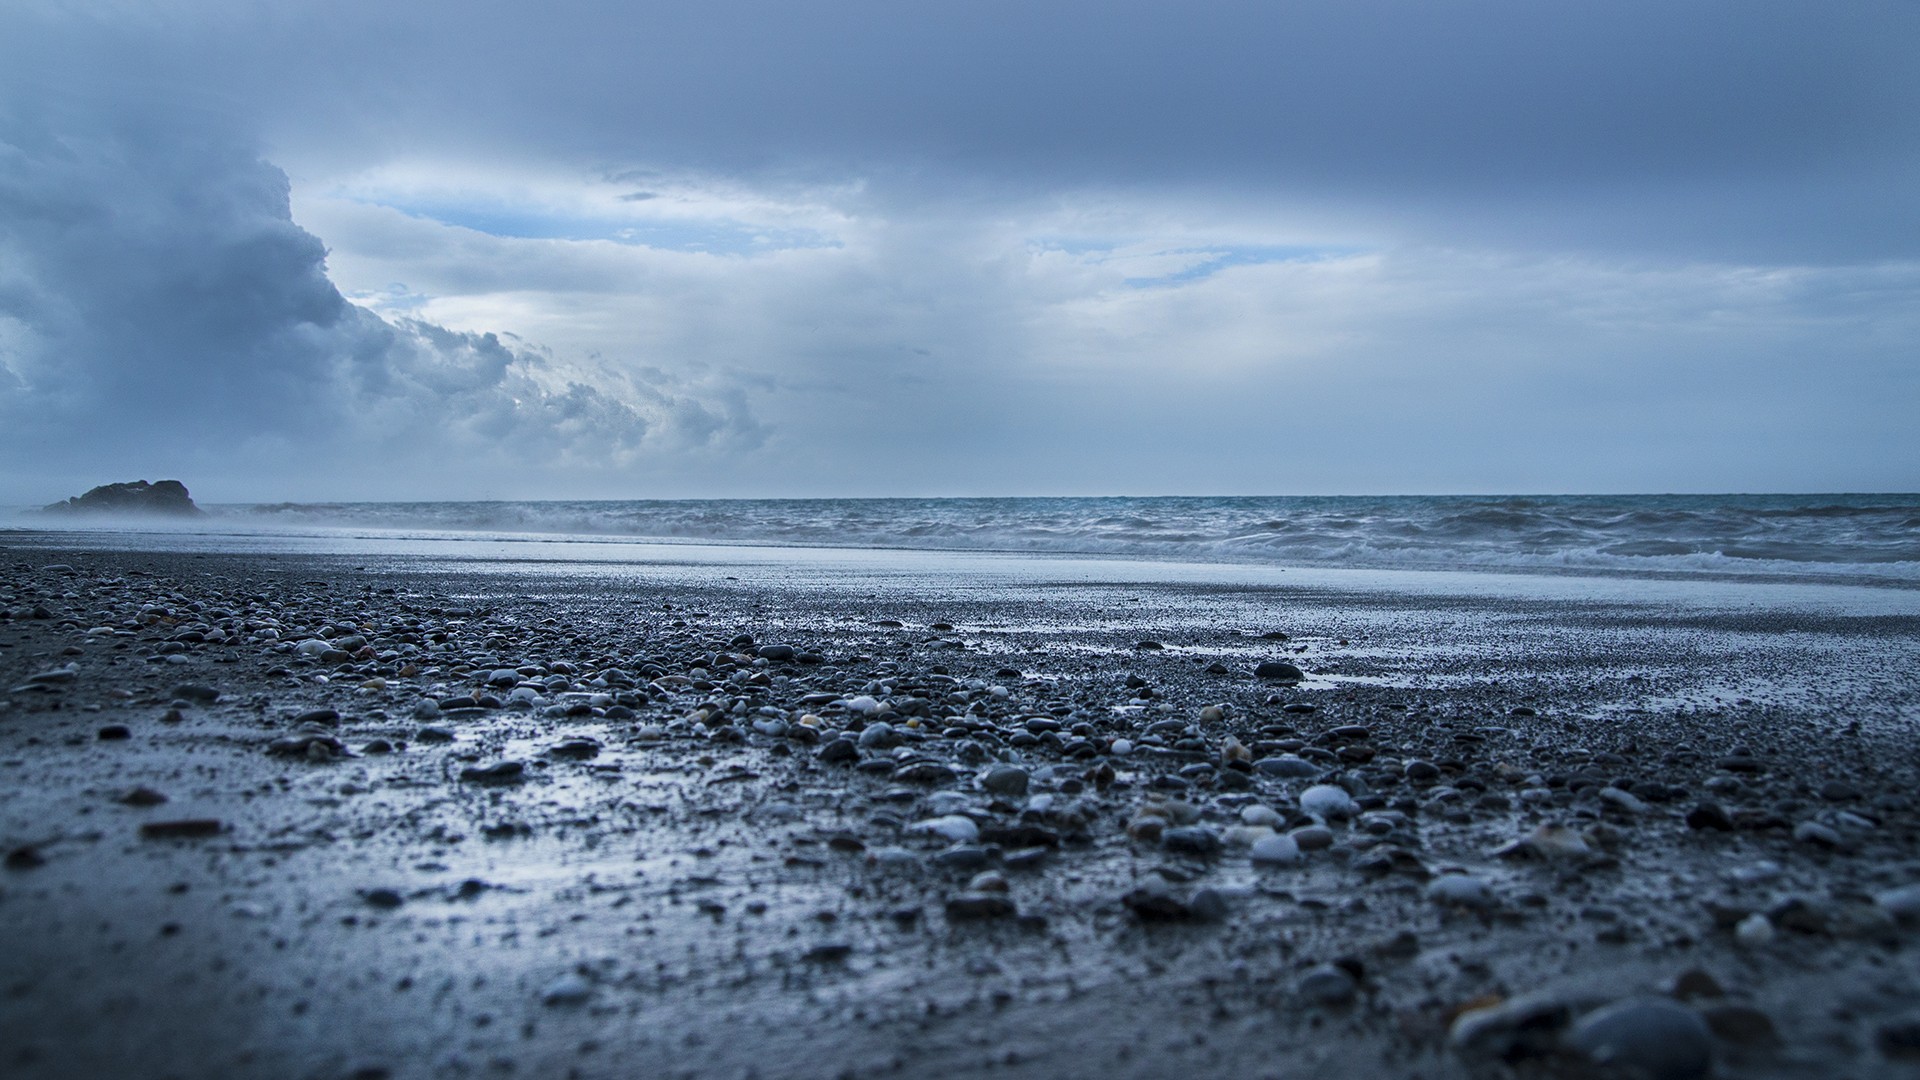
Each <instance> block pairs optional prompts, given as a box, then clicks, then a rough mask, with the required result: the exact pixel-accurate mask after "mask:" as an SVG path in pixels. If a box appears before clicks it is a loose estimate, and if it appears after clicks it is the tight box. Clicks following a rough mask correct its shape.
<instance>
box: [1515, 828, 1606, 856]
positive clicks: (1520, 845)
mask: <svg viewBox="0 0 1920 1080" xmlns="http://www.w3.org/2000/svg"><path fill="white" fill-rule="evenodd" d="M1492 854H1493V855H1494V856H1495V857H1497V858H1502V859H1550V860H1551V859H1576V858H1585V857H1586V856H1588V855H1591V854H1593V848H1592V846H1591V845H1589V844H1588V843H1587V840H1586V837H1584V836H1581V835H1580V834H1579V833H1577V832H1575V831H1573V830H1572V829H1569V828H1567V827H1566V826H1564V825H1540V826H1538V827H1536V828H1535V829H1534V830H1533V831H1532V832H1530V833H1528V834H1527V835H1525V836H1523V837H1520V838H1519V839H1517V840H1512V841H1509V842H1507V843H1505V844H1502V845H1500V846H1499V847H1497V848H1494V849H1493V851H1492Z"/></svg>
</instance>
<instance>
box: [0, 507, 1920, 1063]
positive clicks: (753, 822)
mask: <svg viewBox="0 0 1920 1080" xmlns="http://www.w3.org/2000/svg"><path fill="white" fill-rule="evenodd" d="M120 546H122V547H125V546H127V545H125V544H122V545H120ZM105 547H106V545H104V544H92V543H90V542H88V541H87V540H86V539H85V538H78V539H76V538H74V537H58V536H35V535H31V534H11V535H8V536H6V537H3V538H0V609H4V610H5V611H6V613H7V617H6V618H5V619H3V620H0V646H4V647H0V689H4V690H6V693H4V695H0V703H3V704H0V847H4V849H5V851H6V853H7V861H6V867H5V869H4V871H0V934H3V935H4V938H5V940H6V942H7V947H6V949H5V950H4V951H0V1054H4V1055H5V1058H4V1060H0V1067H4V1069H5V1070H6V1071H7V1073H8V1074H9V1075H17V1076H25V1077H69V1076H72V1077H79V1076H108V1075H112V1076H155V1077H161V1076H178V1077H203V1076H235V1077H250V1076H276V1077H308V1076H312V1077H355V1076H358V1077H376V1076H392V1077H415V1076H418V1077H439V1076H540V1077H546V1076H608V1077H616V1076H617V1077H624V1076H636V1075H646V1076H697V1077H743V1076H760V1077H787V1076H792V1077H837V1076H886V1075H939V1076H973V1075H981V1076H988V1075H991V1076H1002V1075H1005V1076H1036V1077H1038V1076H1094V1075H1099V1076H1122V1077H1125V1076H1139V1077H1162V1076H1167V1075H1172V1074H1176V1073H1182V1072H1184V1073H1188V1074H1192V1075H1202V1076H1212V1075H1221V1076H1226V1075H1232V1076H1268V1075H1273V1076H1291V1075H1303V1074H1311V1073H1315V1072H1321V1073H1325V1074H1328V1075H1357V1076H1371V1075H1380V1076H1396V1077H1410V1076H1425V1077H1444V1076H1500V1075H1523V1076H1524V1075H1588V1074H1593V1075H1599V1073H1598V1072H1596V1070H1597V1069H1599V1068H1600V1066H1598V1065H1595V1064H1594V1059H1595V1058H1597V1057H1598V1058H1604V1057H1606V1056H1607V1054H1608V1053H1609V1052H1611V1053H1613V1054H1614V1056H1615V1058H1616V1065H1617V1064H1618V1063H1619V1062H1622V1061H1624V1062H1625V1063H1626V1064H1627V1065H1629V1066H1630V1065H1632V1064H1633V1063H1634V1062H1635V1061H1641V1062H1643V1063H1644V1062H1646V1061H1654V1062H1655V1064H1657V1065H1659V1067H1660V1068H1661V1069H1665V1070H1667V1072H1666V1074H1667V1075H1676V1076H1679V1075H1702V1073H1700V1072H1699V1069H1698V1065H1699V1064H1700V1062H1699V1060H1697V1059H1698V1057H1699V1055H1700V1054H1704V1055H1705V1056H1706V1057H1707V1058H1710V1060H1711V1068H1712V1070H1713V1075H1722V1076H1755V1077H1772V1076H1808V1077H1812V1076H1823V1077H1826V1076H1875V1075H1901V1074H1904V1073H1905V1072H1906V1071H1908V1070H1910V1069H1912V1068H1913V1067H1914V1066H1913V1065H1912V1064H1911V1058H1910V1057H1909V1055H1911V1054H1915V1053H1920V1024H1916V1017H1915V1014H1914V1011H1913V1010H1914V1007H1915V1006H1914V1003H1915V1001H1916V1000H1920V998H1916V993H1920V970H1916V964H1915V959H1916V956H1917V955H1920V954H1917V953H1916V952H1915V948H1914V946H1915V944H1916V938H1915V935H1916V934H1917V933H1920V929H1915V928H1913V927H1910V926H1908V925H1907V923H1906V922H1905V921H1904V920H1906V919H1909V918H1912V917H1913V916H1914V915H1915V914H1920V895H1917V894H1913V893H1903V892H1901V891H1900V890H1901V889H1902V888H1903V887H1906V886H1910V885H1913V884H1915V883H1916V882H1920V831H1917V830H1920V814H1916V806H1915V803H1914V800H1913V793H1914V792H1915V791H1916V781H1920V767H1917V764H1920V763H1917V762H1916V757H1915V753H1914V749H1915V739H1914V734H1913V732H1914V725H1915V723H1916V722H1917V721H1920V675H1916V674H1915V671H1914V666H1913V658H1914V657H1915V656H1917V655H1920V647H1916V646H1920V614H1916V608H1920V604H1916V603H1915V602H1914V600H1913V595H1914V594H1912V593H1910V592H1902V591H1899V590H1874V589H1856V590H1849V589H1844V588H1817V589H1808V590H1801V591H1796V590H1794V589H1792V588H1788V587H1778V586H1775V587H1761V586H1754V587H1751V588H1742V587H1740V586H1738V585H1730V584H1720V583H1686V582H1678V583H1676V582H1634V581H1629V580H1606V581H1598V582H1587V581H1583V580H1580V579H1565V580H1554V579H1539V580H1538V581H1537V582H1535V583H1533V584H1529V583H1528V582H1526V581H1515V580H1513V579H1503V578H1496V577H1494V576H1492V575H1470V574H1469V575H1458V576H1457V577H1455V576H1451V575H1425V576H1422V577H1421V578H1420V579H1419V581H1418V582H1417V583H1416V582H1414V581H1413V580H1412V579H1405V580H1401V581H1399V582H1398V584H1395V583H1394V582H1392V581H1391V580H1388V579H1380V580H1376V581H1373V582H1371V583H1369V582H1368V580H1367V579H1364V578H1346V579H1342V578H1339V577H1338V575H1327V574H1320V575H1315V574H1309V573H1298V574H1294V575H1292V577H1290V578H1289V577H1287V576H1286V575H1284V574H1280V573H1273V574H1267V575H1264V576H1261V575H1249V576H1247V579H1245V580H1236V579H1235V577H1234V575H1233V574H1229V573H1216V572H1212V571H1196V570H1191V569H1185V570H1183V569H1179V568H1162V569H1161V570H1158V571H1156V570H1154V569H1152V568H1150V567H1147V568H1143V567H1142V566H1141V565H1140V564H1122V563H1112V564H1101V563H1098V562H1093V561H1084V560H1080V561H1075V560H1052V561H1049V560H1033V559H1029V560H1022V561H1021V562H1020V564H1019V566H1020V569H1019V571H1018V572H1017V573H1013V572H1007V571H1006V570H1005V568H1004V567H999V568H998V569H995V566H997V565H998V564H991V563H990V560H989V561H982V560H975V561H974V562H972V563H966V562H964V561H963V562H962V563H960V564H955V565H945V566H943V565H940V564H939V563H938V562H937V561H927V560H920V559H918V557H915V558H906V557H901V558H897V559H892V560H889V559H887V558H878V557H876V558H875V559H874V560H872V561H871V563H870V564H867V563H862V562H861V561H860V558H859V557H858V556H854V555H843V556H838V557H835V559H825V560H823V559H821V558H817V557H815V556H810V555H807V554H805V553H788V554H785V555H767V556H764V557H761V556H755V555H751V554H741V553H732V554H723V555H721V556H716V557H713V558H691V557H690V558H685V559H675V558H666V557H663V556H659V555H656V556H655V557H654V559H653V560H652V561H650V562H640V563H634V562H632V561H627V562H593V561H591V560H588V561H584V562H583V561H579V560H575V561H567V562H558V563H530V562H526V561H514V560H511V559H503V558H496V557H490V556H488V557H482V556H480V555H476V554H474V553H472V552H467V553H464V554H462V555H461V556H459V557H435V556H433V555H431V554H428V555H422V554H420V553H418V552H414V553H408V554H396V553H392V552H381V551H361V552H356V553H353V554H351V555H345V556H341V555H327V554H323V553H317V552H305V553H286V552H278V553H276V552H271V551H262V552H254V553H248V554H224V553H221V552H219V551H217V550H208V551H200V552H184V551H179V550H174V551H170V552H163V551H137V550H105ZM836 559H837V561H836ZM1103 566H1104V567H1105V569H1104V570H1103V569H1102V567H1103ZM1382 582H1385V584H1383V583H1382ZM1281 661H1284V662H1286V663H1290V664H1294V665H1297V666H1298V667H1299V668H1300V669H1301V674H1302V675H1303V676H1304V678H1302V679H1300V680H1297V681H1296V680H1292V679H1279V678H1262V677H1259V676H1257V675H1256V674H1255V670H1256V668H1257V667H1258V666H1259V665H1261V664H1263V663H1267V664H1272V663H1276V662H1281ZM1269 670H1270V671H1271V670H1272V669H1269ZM423 702H432V703H433V704H432V705H431V706H426V705H423V704H422V703H423ZM883 725H884V727H883ZM503 766H504V767H503ZM1276 838H1286V840H1284V841H1283V840H1280V839H1276ZM1287 841H1291V850H1289V844H1288V842H1287ZM1516 841H1518V843H1516ZM1255 852H1258V853H1261V854H1262V855H1264V856H1267V857H1269V858H1270V859H1272V860H1273V861H1256V859H1255V858H1254V857H1253V853H1255ZM1642 998H1644V999H1647V1000H1655V1001H1659V1002H1663V1003H1664V1004H1663V1005H1661V1006H1658V1007H1656V1009H1655V1011H1654V1012H1652V1013H1646V1012H1645V1011H1644V1010H1643V1012H1642V1014H1635V1015H1631V1016H1629V1017H1628V1018H1627V1020H1626V1021H1624V1022H1623V1023H1624V1024H1625V1026H1626V1033H1625V1034H1624V1035H1619V1034H1618V1033H1617V1032H1616V1033H1615V1034H1616V1038H1615V1039H1614V1043H1613V1044H1610V1045H1612V1050H1611V1051H1609V1050H1607V1049H1605V1048H1601V1049H1595V1045H1596V1044H1595V1043H1594V1042H1593V1040H1592V1038H1591V1037H1590V1036H1592V1034H1593V1031H1594V1030H1595V1027H1596V1024H1598V1026H1599V1027H1600V1028H1601V1029H1602V1034H1606V1033H1607V1031H1608V1030H1611V1029H1607V1028H1606V1027H1605V1021H1606V1017H1605V1015H1604V1014H1603V1015H1602V1016H1601V1018H1600V1021H1598V1022H1597V1021H1595V1019H1594V1015H1595V1012H1596V1010H1602V1009H1604V1008H1605V1007H1606V1006H1607V1005H1608V1003H1610V1002H1618V1001H1622V1000H1627V1001H1633V1000H1639V999H1642ZM1662 1010H1664V1011H1662ZM1669 1022H1672V1023H1679V1024H1681V1028H1680V1029H1678V1030H1677V1031H1676V1030H1662V1029H1659V1025H1660V1024H1661V1023H1669ZM1636 1023H1637V1024H1640V1025H1641V1028H1635V1027H1634V1024H1636ZM1688 1024H1692V1025H1695V1026H1694V1027H1687V1026H1686V1025H1688ZM1648 1025H1651V1026H1650V1027H1649V1026H1648ZM1616 1026H1618V1025H1616ZM1642 1029H1645V1030H1642ZM1649 1032H1651V1033H1650V1034H1649ZM1636 1040H1638V1041H1636ZM1648 1045H1653V1049H1652V1050H1649V1049H1648ZM1622 1047H1624V1049H1622ZM1695 1051H1698V1053H1696V1054H1695V1057H1693V1058H1689V1057H1687V1055H1688V1054H1689V1053H1694V1052H1695ZM1648 1053H1655V1054H1658V1053H1666V1054H1668V1055H1669V1057H1670V1058H1671V1059H1672V1060H1667V1059H1658V1060H1655V1059H1650V1058H1647V1057H1646V1055H1647V1054H1648ZM1635 1054H1638V1055H1640V1056H1639V1057H1635V1056H1634V1055H1635ZM1675 1055H1677V1056H1675Z"/></svg>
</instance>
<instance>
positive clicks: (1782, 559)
mask: <svg viewBox="0 0 1920 1080" xmlns="http://www.w3.org/2000/svg"><path fill="white" fill-rule="evenodd" d="M211 509H213V510H214V512H215V513H216V515H218V516H219V518H220V519H221V520H222V522H223V523H227V524H231V525H234V526H239V527H262V528H271V529H288V528H292V529H298V528H303V527H327V528H340V527H345V528H355V529H380V530H399V531H402V532H434V533H443V532H458V533H489V534H501V533H514V534H536V535H544V536H547V537H550V538H559V537H563V536H582V537H593V538H596V539H607V538H615V537H618V538H627V539H631V540H634V541H651V542H697V543H727V544H773V545H804V546H827V547H878V548H917V549H932V550H958V551H1013V552H1029V553H1063V554H1066V553H1074V554H1101V555H1119V556H1131V557H1136V558H1148V559H1173V560H1186V561H1191V560H1207V561H1212V560H1229V561H1235V562H1256V563H1264V564H1273V565H1321V566H1325V565H1335V566H1356V567H1376V568H1378V567H1400V568H1425V569H1455V568H1469V567H1472V568H1486V569H1513V570H1528V569H1563V570H1607V571H1659V572H1687V573H1694V574H1710V575H1760V576H1768V577H1783V576H1816V577H1820V578H1823V579H1830V578H1832V577H1835V576H1847V577H1856V578H1869V579H1877V580H1881V581H1888V582H1900V583H1909V582H1911V583H1916V584H1920V496H1916V495H1717V496H1703V495H1650V496H1528V497H1496V496H1444V497H1443V496H1393V497H1361V496H1291V497H1163V498H1126V497H1116V498H1008V499H740V500H732V499H724V500H659V501H590V502H419V503H328V504H312V503H300V504H292V503H280V504H268V505H253V506H228V507H214V508H211Z"/></svg>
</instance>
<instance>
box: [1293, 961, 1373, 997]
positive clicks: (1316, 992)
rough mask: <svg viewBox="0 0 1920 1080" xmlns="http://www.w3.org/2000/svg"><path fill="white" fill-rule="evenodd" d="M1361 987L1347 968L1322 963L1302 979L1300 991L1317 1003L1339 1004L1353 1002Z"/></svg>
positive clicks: (1302, 994)
mask: <svg viewBox="0 0 1920 1080" xmlns="http://www.w3.org/2000/svg"><path fill="white" fill-rule="evenodd" d="M1359 989H1360V984H1359V983H1358V982H1356V981H1355V980H1354V978H1353V975H1352V973H1350V972H1349V971H1347V969H1346V968H1343V967H1340V966H1339V965H1337V964H1321V965H1320V966H1318V967H1316V968H1314V969H1313V970H1312V971H1309V972H1307V973H1306V975H1305V976H1303V977H1302V978H1301V979H1300V986H1299V993H1300V996H1301V997H1303V998H1305V999H1307V1000H1308V1001H1310V1002H1312V1003H1313V1004H1315V1005H1328V1006H1338V1005H1347V1004H1350V1003H1352V1001H1353V999H1354V997H1355V995H1356V994H1357V993H1358V992H1359Z"/></svg>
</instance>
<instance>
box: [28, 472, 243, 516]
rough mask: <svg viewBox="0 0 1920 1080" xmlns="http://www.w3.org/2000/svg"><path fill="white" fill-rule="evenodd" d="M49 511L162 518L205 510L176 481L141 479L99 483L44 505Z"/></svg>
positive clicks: (187, 514) (198, 514)
mask: <svg viewBox="0 0 1920 1080" xmlns="http://www.w3.org/2000/svg"><path fill="white" fill-rule="evenodd" d="M46 512H47V513H49V514H157V515H162V516H165V517H199V516H200V515H202V514H205V513H206V511H205V510H202V509H200V508H199V507H197V506H195V505H193V499H192V498H191V497H190V496H189V495H188V494H187V486H186V485H185V484H182V483H181V482H180V481H178V480H161V481H159V482H158V483H153V484H149V483H147V482H146V481H145V480H139V481H135V482H134V483H130V484H102V485H101V486H99V487H97V488H94V489H93V490H92V491H89V492H87V493H86V494H85V495H76V496H74V497H73V498H71V499H68V500H66V501H64V502H57V503H54V504H53V505H52V506H49V507H47V508H46Z"/></svg>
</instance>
